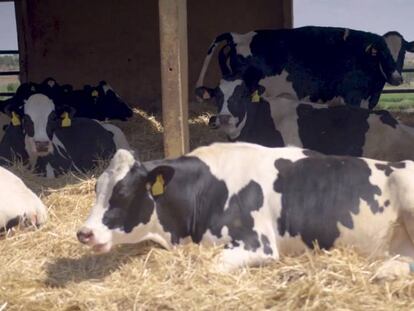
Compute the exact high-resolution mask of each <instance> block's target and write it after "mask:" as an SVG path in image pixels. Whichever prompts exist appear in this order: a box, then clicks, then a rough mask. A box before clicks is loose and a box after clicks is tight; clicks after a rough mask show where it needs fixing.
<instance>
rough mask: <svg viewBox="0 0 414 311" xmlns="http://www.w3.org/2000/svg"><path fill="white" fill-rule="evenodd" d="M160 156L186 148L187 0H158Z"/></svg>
mask: <svg viewBox="0 0 414 311" xmlns="http://www.w3.org/2000/svg"><path fill="white" fill-rule="evenodd" d="M158 6H159V22H160V48H161V84H162V87H161V90H162V118H163V125H164V155H165V157H177V156H180V155H182V154H184V153H186V152H188V151H189V134H188V52H187V1H186V0H159V1H158Z"/></svg>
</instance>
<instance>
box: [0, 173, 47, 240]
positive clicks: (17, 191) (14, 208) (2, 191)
mask: <svg viewBox="0 0 414 311" xmlns="http://www.w3.org/2000/svg"><path fill="white" fill-rule="evenodd" d="M46 220H47V210H46V207H45V205H44V204H43V203H42V201H41V200H40V199H39V198H38V197H37V196H36V195H35V194H34V193H33V192H32V191H31V190H30V189H29V188H27V187H26V185H25V184H24V183H23V181H22V180H21V179H20V178H19V177H17V176H16V175H14V174H13V173H11V172H9V171H8V170H6V169H5V168H2V167H0V232H3V231H4V230H8V229H10V228H12V227H14V226H16V225H18V224H19V223H20V224H23V225H30V224H31V225H35V226H38V225H42V224H43V223H45V222H46Z"/></svg>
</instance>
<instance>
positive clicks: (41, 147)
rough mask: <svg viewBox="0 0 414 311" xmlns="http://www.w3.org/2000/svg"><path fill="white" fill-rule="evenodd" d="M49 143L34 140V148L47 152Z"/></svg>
mask: <svg viewBox="0 0 414 311" xmlns="http://www.w3.org/2000/svg"><path fill="white" fill-rule="evenodd" d="M49 143H50V142H48V141H35V145H36V150H37V151H38V152H47V151H48V150H49Z"/></svg>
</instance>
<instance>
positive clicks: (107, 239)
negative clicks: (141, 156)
mask: <svg viewBox="0 0 414 311" xmlns="http://www.w3.org/2000/svg"><path fill="white" fill-rule="evenodd" d="M172 176H173V170H172V168H170V167H166V166H160V167H157V168H154V169H153V170H151V171H149V172H148V171H147V170H146V169H145V168H144V167H143V165H142V164H141V163H140V162H139V161H138V160H135V158H134V155H133V153H131V152H130V151H126V150H123V149H120V150H118V151H117V152H116V154H115V155H114V157H113V158H112V160H111V163H110V164H109V166H108V168H107V169H106V170H105V172H104V173H102V175H101V176H100V177H99V178H98V180H97V182H96V188H95V191H96V199H95V203H94V205H93V207H92V210H91V212H90V215H89V217H88V219H87V220H86V222H85V224H84V225H83V227H82V228H81V229H80V230H79V231H78V232H77V237H78V240H79V241H80V242H81V243H83V244H86V245H88V246H90V247H92V249H93V250H94V251H95V252H107V251H109V250H110V249H111V248H112V246H113V245H116V244H121V243H138V242H140V241H144V240H153V241H156V242H158V243H160V244H162V245H164V246H166V247H168V242H166V239H164V238H162V237H161V235H162V230H161V229H160V227H159V222H158V220H157V217H156V212H155V210H156V204H155V202H156V197H157V195H160V194H161V193H162V192H163V189H164V187H166V186H167V184H168V182H169V181H170V180H171V178H172Z"/></svg>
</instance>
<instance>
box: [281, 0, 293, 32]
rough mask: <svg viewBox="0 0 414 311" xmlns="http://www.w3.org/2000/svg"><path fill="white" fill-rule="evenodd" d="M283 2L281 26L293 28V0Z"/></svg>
mask: <svg viewBox="0 0 414 311" xmlns="http://www.w3.org/2000/svg"><path fill="white" fill-rule="evenodd" d="M282 1H283V2H282V3H283V28H293V18H294V17H293V0H282Z"/></svg>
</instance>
